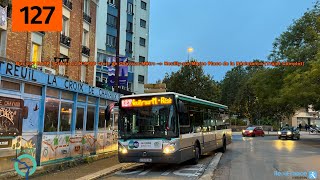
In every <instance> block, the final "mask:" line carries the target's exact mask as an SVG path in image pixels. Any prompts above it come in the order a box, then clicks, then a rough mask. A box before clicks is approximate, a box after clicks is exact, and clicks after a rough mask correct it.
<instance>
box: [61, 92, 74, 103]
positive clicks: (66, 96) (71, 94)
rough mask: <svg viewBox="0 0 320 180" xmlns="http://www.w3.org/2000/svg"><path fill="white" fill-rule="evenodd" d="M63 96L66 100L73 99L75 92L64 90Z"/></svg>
mask: <svg viewBox="0 0 320 180" xmlns="http://www.w3.org/2000/svg"><path fill="white" fill-rule="evenodd" d="M61 98H62V99H66V100H71V101H72V100H73V93H72V92H68V91H62V92H61Z"/></svg>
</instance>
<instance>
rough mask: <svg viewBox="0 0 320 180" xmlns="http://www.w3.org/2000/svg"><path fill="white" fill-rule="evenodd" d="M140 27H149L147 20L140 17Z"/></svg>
mask: <svg viewBox="0 0 320 180" xmlns="http://www.w3.org/2000/svg"><path fill="white" fill-rule="evenodd" d="M140 27H143V28H146V27H147V21H145V20H143V19H140Z"/></svg>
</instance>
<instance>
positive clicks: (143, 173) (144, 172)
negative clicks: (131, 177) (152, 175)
mask: <svg viewBox="0 0 320 180" xmlns="http://www.w3.org/2000/svg"><path fill="white" fill-rule="evenodd" d="M151 170H152V168H150V169H147V170H145V171H143V172H142V173H140V174H139V176H143V175H146V174H147V173H148V172H150V171H151Z"/></svg>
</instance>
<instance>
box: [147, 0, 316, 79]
mask: <svg viewBox="0 0 320 180" xmlns="http://www.w3.org/2000/svg"><path fill="white" fill-rule="evenodd" d="M314 3H315V1H314V0H260V1H258V0H196V1H189V0H150V24H149V27H150V30H149V36H150V39H149V61H150V62H164V61H169V62H172V61H186V60H187V59H188V52H187V49H188V47H192V48H193V49H194V51H193V52H192V53H191V54H190V58H194V59H197V61H201V62H207V61H216V62H224V61H227V62H230V61H233V62H235V61H252V60H254V59H261V60H267V56H268V55H269V54H270V51H271V50H272V43H273V42H274V40H275V38H277V37H279V35H280V34H281V33H282V32H284V31H286V30H287V28H288V27H289V26H290V25H291V24H292V23H293V20H295V19H298V18H300V17H301V16H302V15H303V14H304V12H306V11H307V10H308V8H309V9H310V8H312V6H313V5H314ZM231 68H232V67H231V66H216V67H214V66H205V67H204V70H205V73H206V74H210V75H212V76H213V79H214V80H216V81H220V80H222V79H223V78H224V75H225V73H226V72H227V71H228V70H230V69H231ZM178 69H179V67H177V66H175V67H172V66H164V65H162V66H160V65H157V66H149V70H148V83H155V82H156V81H157V80H159V79H161V80H162V79H163V78H164V76H165V73H169V74H170V73H171V72H172V71H174V72H175V71H177V70H178Z"/></svg>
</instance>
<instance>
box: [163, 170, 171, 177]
mask: <svg viewBox="0 0 320 180" xmlns="http://www.w3.org/2000/svg"><path fill="white" fill-rule="evenodd" d="M171 171H172V170H171V169H168V170H166V171H165V172H163V173H162V174H161V176H168V175H169V174H170V173H171Z"/></svg>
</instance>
